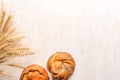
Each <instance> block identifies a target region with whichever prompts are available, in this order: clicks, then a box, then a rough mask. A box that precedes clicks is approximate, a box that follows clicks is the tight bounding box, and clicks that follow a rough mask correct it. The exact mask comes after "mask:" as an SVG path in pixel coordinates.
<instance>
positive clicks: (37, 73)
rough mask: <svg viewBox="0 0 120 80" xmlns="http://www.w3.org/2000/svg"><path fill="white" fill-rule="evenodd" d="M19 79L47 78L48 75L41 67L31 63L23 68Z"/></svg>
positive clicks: (42, 79) (44, 79)
mask: <svg viewBox="0 0 120 80" xmlns="http://www.w3.org/2000/svg"><path fill="white" fill-rule="evenodd" d="M20 80H49V76H48V73H47V71H46V70H45V69H44V68H43V67H41V66H39V65H36V64H32V65H30V66H28V67H27V68H25V69H24V70H23V72H22V74H21V76H20Z"/></svg>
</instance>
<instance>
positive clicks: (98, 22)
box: [0, 0, 120, 80]
mask: <svg viewBox="0 0 120 80" xmlns="http://www.w3.org/2000/svg"><path fill="white" fill-rule="evenodd" d="M4 4H5V7H6V9H7V10H8V11H9V12H12V13H13V14H14V19H15V20H14V25H15V27H17V29H18V31H20V32H22V33H23V34H24V35H26V38H25V39H24V40H23V42H22V43H23V44H26V45H28V46H30V47H31V48H32V49H33V50H35V51H36V54H35V55H33V56H25V57H22V58H21V57H18V58H14V59H12V60H9V62H8V63H10V62H14V63H20V64H22V65H24V66H28V65H30V64H32V63H34V64H35V63H37V64H39V65H41V66H43V67H45V68H46V63H47V59H48V58H49V56H50V55H52V54H53V53H55V52H57V51H65V52H69V53H71V54H72V55H73V57H74V59H75V61H76V69H75V71H74V74H73V75H72V76H71V77H70V79H69V80H119V79H120V37H119V34H120V5H119V4H120V2H119V1H118V0H12V1H11V0H4ZM31 58H32V59H31ZM1 67H3V68H4V69H5V70H6V71H7V72H8V73H11V74H14V76H15V78H9V77H5V76H3V75H0V79H1V80H18V79H19V76H20V74H21V72H22V70H19V69H17V68H13V67H7V66H4V65H2V66H0V68H1Z"/></svg>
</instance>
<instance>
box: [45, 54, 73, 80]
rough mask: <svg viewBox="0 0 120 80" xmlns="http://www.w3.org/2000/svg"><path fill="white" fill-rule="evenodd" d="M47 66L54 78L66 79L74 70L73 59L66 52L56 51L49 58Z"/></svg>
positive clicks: (58, 79) (56, 79) (57, 79)
mask: <svg viewBox="0 0 120 80" xmlns="http://www.w3.org/2000/svg"><path fill="white" fill-rule="evenodd" d="M47 67H48V70H49V71H50V72H51V73H52V76H53V78H54V79H55V80H67V79H68V78H69V77H70V76H71V74H72V73H73V71H74V68H75V61H74V59H73V57H72V56H71V55H70V54H69V53H67V52H56V53H55V54H53V55H52V56H51V57H50V58H49V60H48V62H47Z"/></svg>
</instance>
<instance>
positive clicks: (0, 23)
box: [0, 7, 33, 76]
mask: <svg viewBox="0 0 120 80" xmlns="http://www.w3.org/2000/svg"><path fill="white" fill-rule="evenodd" d="M11 20H12V15H7V13H6V12H5V9H4V8H3V7H2V9H1V11H0V64H1V63H3V62H5V61H6V58H11V57H10V56H24V55H30V54H33V52H32V51H30V49H29V48H18V47H17V46H15V43H16V42H18V41H19V40H21V39H22V38H24V37H23V36H20V37H19V36H15V35H13V33H14V32H15V28H12V25H11ZM13 46H14V47H13ZM9 66H14V67H18V68H23V67H22V66H20V65H16V64H9ZM0 74H4V75H7V76H10V75H9V74H7V73H5V72H4V71H2V70H0Z"/></svg>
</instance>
